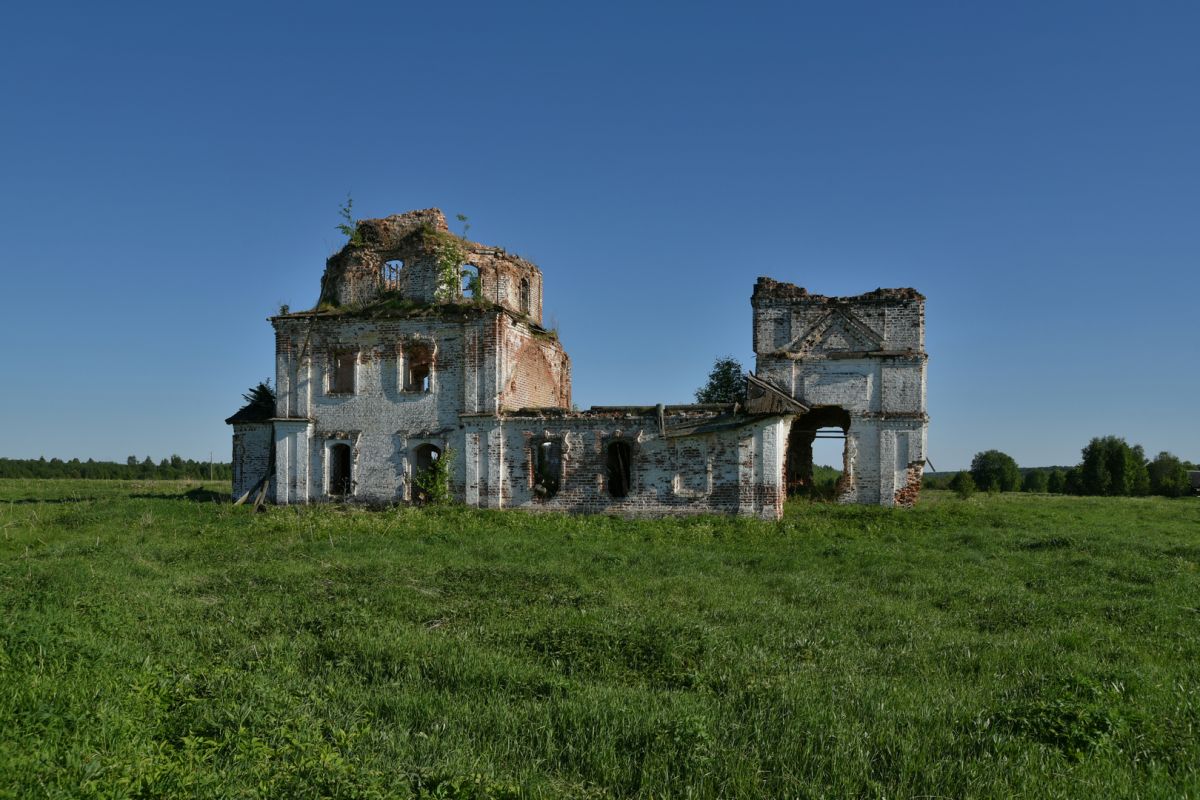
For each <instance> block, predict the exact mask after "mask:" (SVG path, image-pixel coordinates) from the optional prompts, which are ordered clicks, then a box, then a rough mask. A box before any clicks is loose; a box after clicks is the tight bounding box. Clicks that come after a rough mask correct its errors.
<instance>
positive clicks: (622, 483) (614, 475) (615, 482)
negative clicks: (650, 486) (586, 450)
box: [604, 442, 633, 497]
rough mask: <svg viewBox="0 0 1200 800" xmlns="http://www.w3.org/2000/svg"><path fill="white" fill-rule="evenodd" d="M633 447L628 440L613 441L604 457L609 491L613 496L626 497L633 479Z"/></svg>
mask: <svg viewBox="0 0 1200 800" xmlns="http://www.w3.org/2000/svg"><path fill="white" fill-rule="evenodd" d="M632 457H633V449H632V448H631V447H630V446H629V443H628V442H611V443H610V444H609V445H608V450H607V455H606V457H605V459H604V470H605V472H606V473H607V477H608V493H609V494H610V495H611V496H613V497H626V496H628V495H629V487H630V486H631V485H632V483H633V481H632V480H631V478H632V472H631V464H630V462H631V461H632Z"/></svg>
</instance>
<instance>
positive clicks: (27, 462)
mask: <svg viewBox="0 0 1200 800" xmlns="http://www.w3.org/2000/svg"><path fill="white" fill-rule="evenodd" d="M210 476H211V477H212V478H213V479H214V480H231V479H232V478H233V466H232V465H231V464H224V463H215V462H214V463H212V464H210V463H209V462H208V461H193V460H192V459H190V458H181V457H180V456H177V455H173V456H171V457H170V458H164V459H163V460H162V461H159V462H158V463H157V464H156V463H154V460H153V459H151V458H150V456H146V457H145V458H144V459H142V460H140V461H139V460H138V457H137V456H130V457H129V458H127V459H125V463H124V464H119V463H117V462H114V461H96V460H94V459H91V458H89V459H88V460H87V461H80V460H79V459H78V458H72V459H71V460H70V461H63V460H62V459H61V458H52V459H50V460H49V461H47V460H46V458H45V457H44V456H43V457H42V458H38V459H32V458H29V459H20V458H0V478H87V479H106V480H113V479H116V480H161V481H167V480H170V481H178V480H207V479H208V478H209V477H210Z"/></svg>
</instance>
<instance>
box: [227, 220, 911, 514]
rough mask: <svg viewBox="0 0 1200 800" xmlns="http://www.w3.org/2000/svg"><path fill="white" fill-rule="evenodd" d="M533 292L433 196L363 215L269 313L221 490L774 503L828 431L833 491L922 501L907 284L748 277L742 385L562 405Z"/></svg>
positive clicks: (513, 504)
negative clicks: (823, 290)
mask: <svg viewBox="0 0 1200 800" xmlns="http://www.w3.org/2000/svg"><path fill="white" fill-rule="evenodd" d="M542 289H543V283H542V273H541V270H539V269H538V268H537V267H536V266H535V265H533V264H531V263H530V262H528V261H526V260H524V259H522V258H519V257H517V256H516V255H513V254H511V253H507V252H505V251H504V250H503V249H501V248H497V247H488V246H486V245H482V244H478V243H475V242H470V241H466V240H465V239H463V238H461V237H458V236H455V235H454V234H452V233H451V232H450V231H449V228H448V226H447V224H446V220H445V218H444V216H443V215H442V213H441V212H440V211H438V210H437V209H427V210H423V211H411V212H409V213H406V214H399V215H395V216H391V217H386V218H383V219H369V220H362V221H360V222H358V223H357V225H356V228H355V231H354V235H353V236H352V237H351V240H350V242H349V243H347V244H346V246H345V247H344V248H343V249H342V250H341V251H340V252H338V253H337V254H335V255H334V256H332V257H331V258H330V259H329V260H328V261H327V263H326V267H325V274H324V276H323V277H322V280H321V294H320V299H319V301H318V303H317V305H316V306H315V307H314V308H313V309H312V310H310V311H300V312H290V311H287V310H286V309H284V310H283V311H282V312H281V313H280V314H278V315H276V316H274V317H271V319H270V322H271V324H272V326H273V327H274V329H275V389H276V397H275V407H274V409H273V410H271V409H267V410H262V409H257V408H255V407H254V406H252V405H251V406H247V407H246V408H243V409H242V410H241V411H239V412H238V413H236V414H234V415H233V416H232V417H230V418H229V419H228V420H226V422H228V423H229V424H230V425H231V426H232V427H233V470H234V478H233V494H234V497H235V498H244V497H246V496H248V495H251V494H254V493H258V494H259V496H260V497H263V498H265V499H266V500H269V501H271V502H275V503H280V504H287V503H314V502H328V501H353V502H360V503H365V504H371V505H386V504H392V503H419V502H422V501H423V500H425V499H427V498H428V492H429V485H430V484H429V483H428V481H426V480H423V479H422V478H423V477H425V476H428V475H430V474H431V471H432V472H437V473H440V474H443V475H445V476H446V477H445V479H444V480H443V484H444V486H445V487H446V488H447V489H448V491H449V494H450V495H451V496H452V497H453V499H455V500H456V501H457V502H460V503H463V504H465V505H468V506H474V507H478V508H524V509H529V510H546V511H565V512H603V513H613V514H619V515H622V516H661V515H668V514H698V513H725V514H740V515H746V516H754V517H760V518H763V519H778V518H779V517H780V516H781V515H782V513H783V504H784V500H785V499H786V498H787V496H788V494H789V493H794V492H797V491H803V490H805V489H806V488H807V486H808V485H809V484H810V483H811V481H812V473H813V459H812V448H813V442H814V440H815V439H816V438H817V437H823V436H833V437H838V438H841V439H843V441H844V451H843V463H842V465H841V466H842V477H841V479H840V481H839V483H838V486H837V490H836V494H837V499H838V500H839V501H840V502H846V503H866V504H879V505H889V506H890V505H912V504H913V503H915V502H916V499H917V495H918V493H919V491H920V486H921V473H922V468H923V465H924V463H925V439H926V429H927V426H928V416H927V414H926V410H925V381H926V379H925V372H926V358H927V357H926V354H925V298H924V297H922V296H921V295H920V294H918V293H917V292H916V291H915V290H913V289H877V290H875V291H873V292H868V293H867V294H863V295H858V296H855V297H825V296H822V295H815V294H809V293H808V292H807V291H806V290H805V289H802V288H800V287H798V286H794V285H792V284H790V283H782V282H778V281H775V280H771V279H770V278H759V279H758V282H757V284H756V285H755V286H754V291H753V295H752V296H751V299H750V303H751V307H752V309H753V332H754V334H753V335H754V351H755V354H756V363H755V371H754V373H753V374H752V375H748V376H747V386H748V391H747V395H746V397H745V398H744V399H743V400H742V401H740V402H738V403H732V404H728V405H663V404H657V405H655V404H649V405H644V406H603V407H592V408H589V409H587V410H576V409H575V408H574V407H573V406H572V403H571V362H570V359H569V358H568V357H567V354H566V352H565V350H564V349H563V346H562V344H561V342H560V341H559V340H558V337H557V335H556V334H555V332H554V331H551V330H547V329H546V328H544V327H543V326H542ZM439 462H440V463H439Z"/></svg>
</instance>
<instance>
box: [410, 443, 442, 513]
mask: <svg viewBox="0 0 1200 800" xmlns="http://www.w3.org/2000/svg"><path fill="white" fill-rule="evenodd" d="M441 458H442V450H441V448H440V447H438V446H437V445H433V444H419V445H417V446H416V447H414V448H413V481H412V501H413V502H414V503H418V504H424V503H428V502H429V501H430V499H431V496H432V494H433V492H434V490H435V487H434V486H433V485H432V480H433V475H434V466H435V465H437V463H438V461H440V460H441Z"/></svg>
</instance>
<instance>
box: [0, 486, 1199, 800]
mask: <svg viewBox="0 0 1200 800" xmlns="http://www.w3.org/2000/svg"><path fill="white" fill-rule="evenodd" d="M224 491H225V487H223V486H221V485H219V484H206V485H204V486H199V485H197V484H191V485H187V484H174V483H145V484H135V483H116V482H112V483H110V482H98V481H93V482H84V481H46V482H38V481H2V482H0V533H2V536H0V604H2V607H3V617H2V622H0V797H5V798H8V797H12V798H17V797H20V798H26V797H38V798H42V797H48V798H53V797H205V798H208V797H264V798H266V797H271V798H274V797H345V798H351V797H354V798H374V797H412V796H416V797H441V798H475V797H481V798H482V797H496V798H503V797H530V798H533V797H576V798H603V797H645V798H650V797H655V798H667V797H828V798H844V797H887V798H934V797H954V798H957V797H1010V796H1014V795H1016V796H1027V797H1086V798H1090V799H1091V800H1098V799H1099V798H1107V797H1186V796H1198V795H1200V501H1197V500H1195V499H1184V500H1175V501H1172V500H1165V499H1159V498H1147V499H1099V498H1075V497H1057V496H1056V497H1051V496H1027V495H1025V496H1016V495H1000V496H987V495H983V496H976V497H974V498H971V499H970V500H967V501H962V500H958V499H957V498H954V497H953V496H952V495H949V494H942V493H927V496H926V497H925V498H923V500H922V504H921V506H920V507H918V508H917V509H915V510H912V511H891V510H886V509H877V508H847V507H839V506H831V505H818V504H808V503H797V504H795V505H793V506H792V507H790V508H789V509H788V513H787V516H786V518H785V519H784V520H783V521H782V522H780V523H762V522H756V521H744V520H732V519H724V518H702V519H689V520H664V521H656V522H630V521H623V520H617V519H611V518H607V517H559V516H531V515H527V514H523V513H515V512H499V513H496V512H476V511H466V510H462V509H446V510H438V511H431V512H422V511H415V510H411V509H401V510H396V511H390V512H365V511H358V510H352V509H340V508H306V509H290V508H284V509H271V510H269V511H268V512H267V513H261V514H254V513H253V512H251V511H249V510H248V509H245V508H234V507H232V506H230V505H229V504H228V503H226V502H223V500H224Z"/></svg>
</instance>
